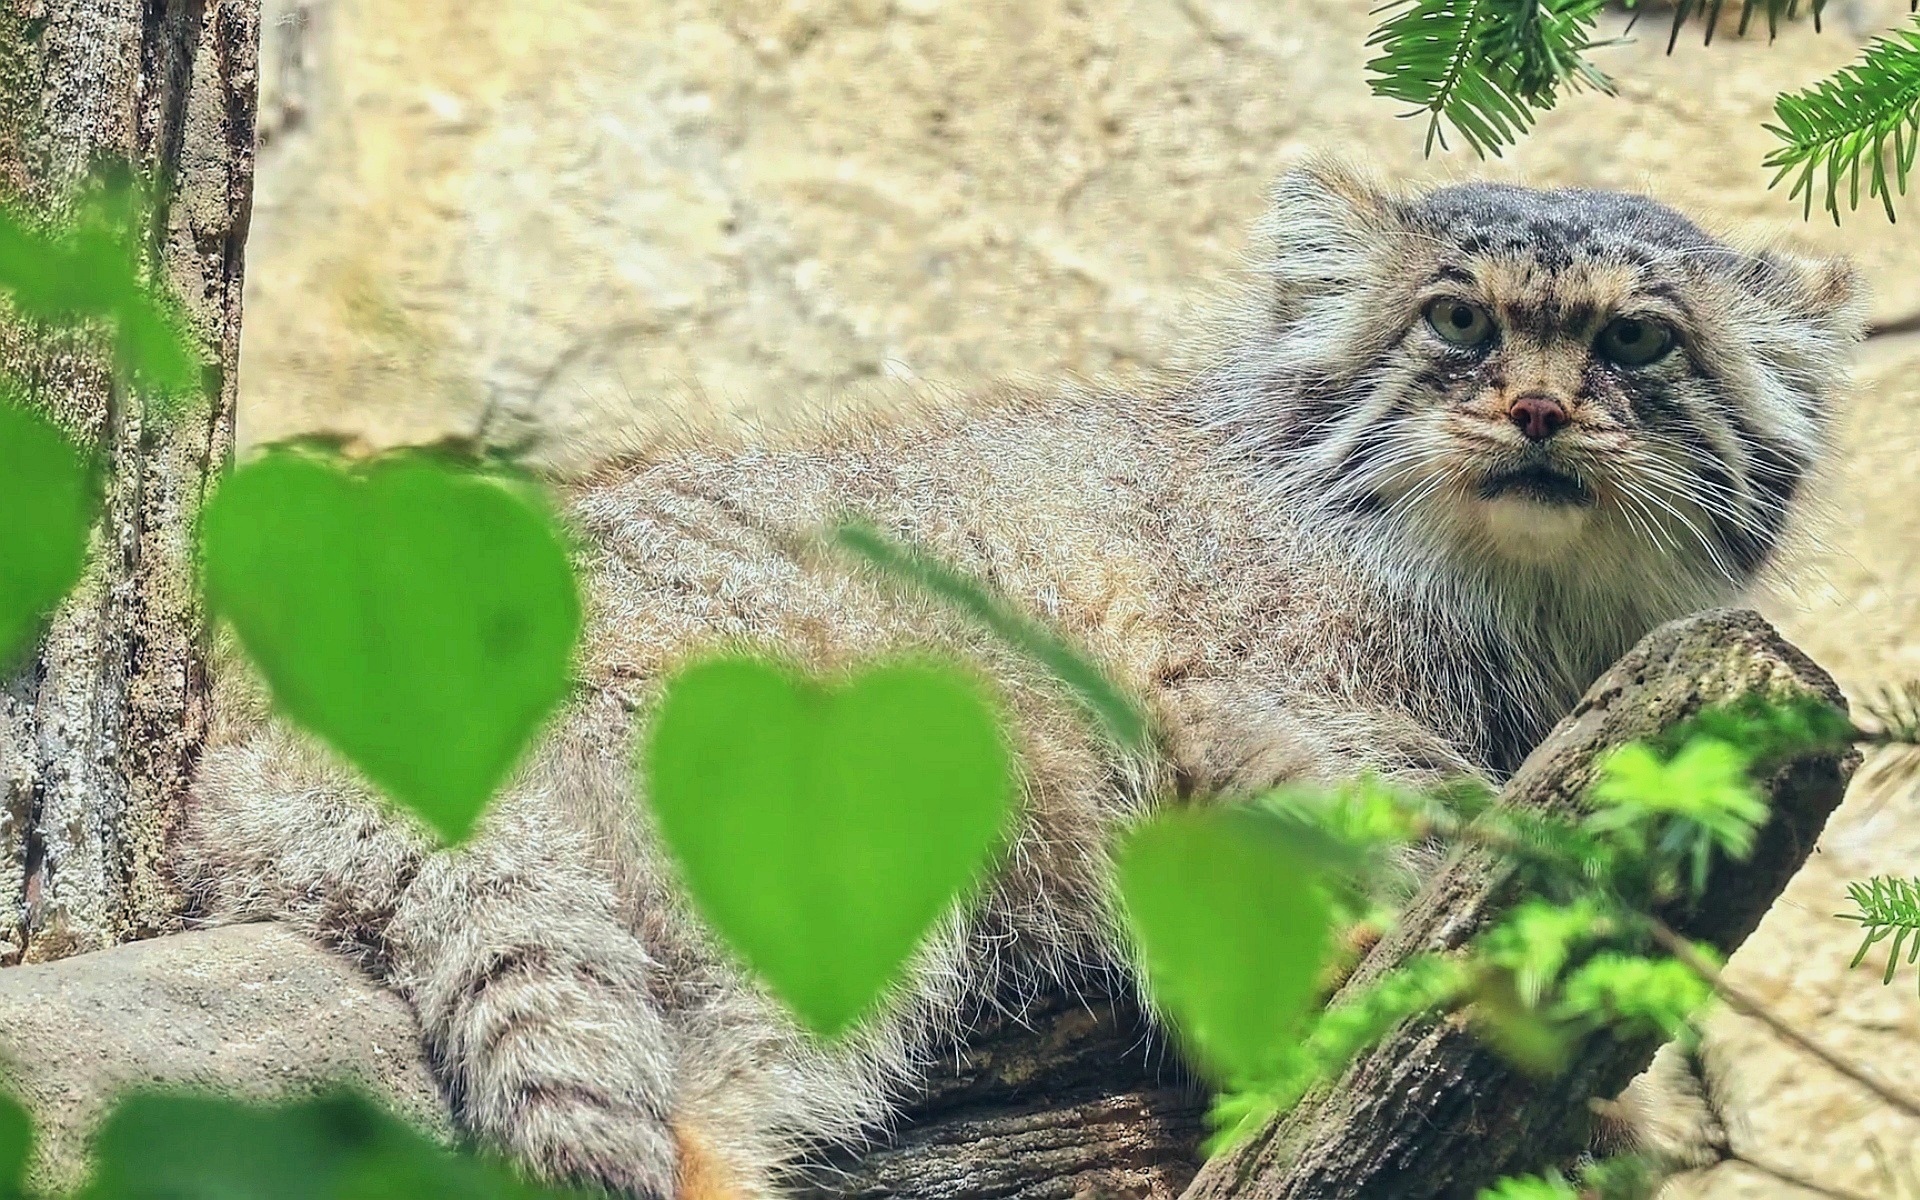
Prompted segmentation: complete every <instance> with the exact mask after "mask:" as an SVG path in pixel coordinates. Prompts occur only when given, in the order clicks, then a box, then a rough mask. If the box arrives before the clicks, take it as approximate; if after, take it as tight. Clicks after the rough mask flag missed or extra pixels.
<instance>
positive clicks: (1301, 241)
mask: <svg viewBox="0 0 1920 1200" xmlns="http://www.w3.org/2000/svg"><path fill="white" fill-rule="evenodd" d="M1404 229H1405V223H1404V220H1403V218H1402V216H1401V214H1400V206H1399V204H1398V202H1397V201H1396V200H1395V198H1394V196H1393V195H1392V193H1391V192H1389V191H1388V190H1387V189H1386V188H1385V187H1384V186H1383V185H1382V184H1380V183H1379V182H1378V181H1376V180H1375V179H1373V178H1371V177H1369V176H1368V175H1366V174H1365V173H1363V172H1362V171H1361V170H1359V169H1358V168H1356V167H1354V166H1352V165H1350V164H1348V163H1346V162H1344V161H1342V160H1340V159H1337V158H1334V157H1333V156H1331V155H1327V154H1320V155H1315V156H1314V157H1313V158H1310V159H1308V160H1307V161H1305V162H1303V163H1301V164H1300V165H1299V166H1296V167H1294V168H1293V169H1292V170H1289V171H1288V172H1287V173H1286V174H1284V175H1282V176H1281V177H1280V180H1279V182H1277V183H1276V184H1275V185H1274V187H1273V192H1272V203H1271V205H1270V206H1269V208H1268V210H1267V217H1266V220H1265V221H1264V222H1263V233H1264V234H1265V240H1266V243H1267V248H1268V255H1269V257H1268V260H1267V274H1268V276H1269V278H1270V279H1271V281H1272V287H1273V293H1272V294H1273V304H1274V311H1275V314H1276V315H1277V316H1279V317H1281V318H1282V319H1283V320H1285V319H1288V318H1290V317H1291V316H1294V315H1297V314H1298V313H1299V312H1300V311H1301V310H1302V309H1303V308H1304V307H1306V306H1307V305H1308V304H1310V303H1311V302H1312V301H1313V300H1314V299H1316V298H1317V297H1320V296H1325V295H1328V294H1330V293H1340V292H1351V291H1352V290H1354V289H1359V288H1364V287H1365V286H1366V285H1367V284H1368V283H1370V282H1371V281H1372V280H1373V279H1375V278H1376V277H1377V276H1378V274H1379V271H1378V269H1377V266H1376V265H1375V264H1377V263H1378V261H1379V258H1380V255H1381V254H1382V253H1383V251H1385V250H1386V249H1387V248H1388V246H1389V245H1390V244H1391V243H1392V242H1393V241H1394V240H1395V239H1394V238H1393V234H1394V232H1395V231H1397V230H1404Z"/></svg>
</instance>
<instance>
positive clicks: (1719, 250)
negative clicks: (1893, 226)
mask: <svg viewBox="0 0 1920 1200" xmlns="http://www.w3.org/2000/svg"><path fill="white" fill-rule="evenodd" d="M1274 201H1275V202H1274V206H1273V210H1272V215H1271V218H1270V223H1269V233H1270V237H1271V241H1272V245H1273V253H1272V257H1271V259H1270V260H1269V261H1268V263H1267V267H1266V271H1267V279H1266V281H1265V286H1266V288H1267V300H1268V303H1269V305H1270V307H1269V309H1268V312H1267V315H1266V317H1265V318H1264V319H1263V320H1262V321H1261V323H1260V328H1259V329H1258V331H1257V332H1255V333H1254V334H1253V335H1252V336H1251V337H1250V338H1249V339H1248V340H1247V341H1245V342H1243V343H1241V344H1240V346H1239V347H1238V349H1237V351H1236V354H1235V356H1234V360H1233V361H1232V362H1230V363H1229V364H1228V365H1227V366H1225V367H1223V368H1222V369H1221V371H1220V372H1218V373H1217V377H1216V380H1215V385H1214V387H1213V388H1212V389H1211V392H1212V395H1211V402H1212V403H1213V404H1214V405H1215V406H1216V410H1215V418H1216V419H1217V420H1218V421H1219V422H1221V423H1222V424H1223V425H1225V426H1226V427H1227V428H1228V429H1229V431H1230V444H1231V445H1232V446H1233V447H1234V450H1235V452H1236V453H1238V454H1240V455H1242V456H1244V457H1245V458H1246V459H1247V460H1248V461H1249V462H1250V463H1252V464H1253V465H1254V467H1255V469H1256V470H1257V471H1259V472H1260V474H1261V477H1262V478H1263V479H1265V480H1267V481H1269V482H1270V483H1271V484H1272V486H1273V487H1274V488H1275V489H1276V492H1283V493H1284V494H1285V496H1286V499H1287V502H1288V503H1290V504H1292V505H1294V506H1296V507H1300V506H1304V507H1305V509H1306V510H1307V511H1308V514H1309V516H1310V518H1312V519H1325V520H1327V521H1330V522H1333V523H1336V524H1339V525H1341V526H1342V527H1343V528H1345V529H1347V530H1349V531H1359V532H1361V533H1363V534H1365V533H1370V534H1376V535H1379V546H1380V547H1382V548H1384V549H1383V552H1384V553H1394V552H1404V553H1408V554H1411V555H1412V556H1413V557H1414V558H1416V559H1419V560H1422V561H1433V560H1434V559H1436V558H1444V559H1451V560H1454V561H1458V562H1461V563H1468V564H1477V566H1478V567H1479V569H1481V570H1483V571H1499V570H1501V569H1502V568H1503V567H1504V568H1519V569H1520V570H1521V572H1522V573H1525V574H1530V575H1533V576H1544V577H1548V578H1559V579H1564V580H1567V581H1570V582H1579V581H1581V580H1583V579H1587V578H1590V577H1597V576H1602V575H1604V574H1605V573H1608V572H1612V573H1614V575H1615V576H1616V577H1617V578H1618V579H1619V580H1620V581H1621V582H1623V583H1625V584H1628V585H1635V584H1636V583H1637V584H1639V585H1643V586H1651V587H1671V588H1672V589H1673V590H1674V593H1675V597H1676V600H1685V601H1688V602H1697V601H1701V600H1713V599H1717V598H1723V597H1725V596H1728V595H1731V594H1733V593H1734V592H1736V591H1737V590H1738V589H1739V588H1740V587H1741V586H1743V585H1744V584H1745V583H1746V582H1747V581H1748V580H1749V579H1750V578H1751V577H1752V576H1753V574H1754V573H1755V572H1756V571H1757V570H1759V568H1760V567H1761V566H1762V565H1763V564H1764V563H1765V562H1766V561H1767V560H1768V558H1769V556H1771V555H1772V554H1773V553H1774V551H1775V549H1776V547H1777V546H1778V544H1779V542H1780V539H1781V537H1782V533H1783V530H1784V529H1785V527H1786V526H1787V524H1788V521H1789V519H1790V517H1791V516H1792V514H1793V512H1794V510H1795V507H1796V504H1797V502H1798V499H1799V497H1800V496H1801V494H1802V491H1803V485H1804V484H1805V482H1806V480H1807V477H1808V475H1809V472H1810V471H1812V470H1813V469H1814V467H1815V466H1816V464H1817V463H1818V462H1819V461H1820V459H1821V457H1822V456H1823V454H1824V453H1825V449H1826V444H1827V439H1828V429H1829V427H1830V425H1831V424H1832V407H1833V405H1834V403H1835V398H1836V394H1837V393H1838V392H1839V391H1840V390H1841V389H1842V387H1843V386H1844V382H1845V377H1846V372H1847V365H1848V361H1849V358H1850V351H1851V349H1852V346H1853V344H1854V343H1855V342H1856V341H1857V340H1858V339H1859V337H1860V335H1861V330H1862V312H1861V310H1862V301H1861V298H1860V290H1861V289H1860V288H1859V286H1858V284H1857V282H1856V278H1855V275H1854V273H1853V271H1852V269H1851V268H1850V267H1849V266H1848V265H1847V264H1846V263H1845V262H1843V261H1840V260H1831V259H1806V258H1800V257H1796V256H1793V255H1789V254H1784V253H1778V252H1772V251H1762V252H1745V251H1741V250H1737V249H1735V248H1733V247H1732V246H1730V245H1728V244H1727V243H1725V242H1723V241H1721V240H1719V239H1717V238H1715V237H1713V236H1711V235H1709V234H1708V233H1706V232H1705V231H1703V230H1702V229H1700V228H1699V227H1698V226H1697V225H1695V224H1694V223H1693V222H1692V221H1690V220H1688V219H1687V218H1686V217H1684V216H1682V215H1680V214H1679V213H1677V212H1675V211H1674V210H1672V209H1670V208H1668V207H1666V206H1664V205H1662V204H1659V203H1657V202H1655V201H1653V200H1650V199H1647V198H1646V197H1643V196H1637V195H1630V194H1624V193H1614V192H1599V191H1588V190H1578V189H1553V190H1536V189H1532V188H1523V187H1513V186H1507V185H1500V184H1489V183H1468V184H1459V185H1453V186H1446V187H1440V188H1436V189H1434V190H1430V191H1427V192H1424V193H1419V194H1398V193H1395V192H1392V191H1389V190H1387V189H1384V188H1382V187H1380V186H1377V185H1376V184H1374V183H1371V182H1369V181H1367V180H1366V179H1364V178H1362V177H1361V176H1359V175H1357V174H1355V173H1353V172H1351V171H1349V170H1347V169H1345V168H1343V167H1340V166H1338V165H1335V164H1332V163H1329V162H1325V161H1321V162H1316V163H1314V164H1311V165H1309V166H1306V167H1303V168H1300V169H1297V170H1295V171H1292V172H1290V173H1289V174H1288V175H1286V176H1285V177H1284V178H1283V179H1282V180H1281V182H1280V184H1279V186H1278V188H1277V190H1276V193H1275V197H1274Z"/></svg>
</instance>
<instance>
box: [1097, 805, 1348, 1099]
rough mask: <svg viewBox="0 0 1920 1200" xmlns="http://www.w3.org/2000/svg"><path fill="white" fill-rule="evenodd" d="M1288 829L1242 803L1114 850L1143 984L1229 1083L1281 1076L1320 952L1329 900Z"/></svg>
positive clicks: (1185, 818)
mask: <svg viewBox="0 0 1920 1200" xmlns="http://www.w3.org/2000/svg"><path fill="white" fill-rule="evenodd" d="M1286 830H1287V827H1286V825H1285V824H1283V823H1282V822H1279V821H1275V820H1273V819H1272V818H1270V817H1267V816H1264V815H1263V814H1260V813H1258V812H1254V811H1251V810H1248V809H1243V808H1225V807H1222V808H1190V809H1176V810H1170V811H1168V812H1164V813H1162V814H1160V815H1159V816H1156V817H1154V818H1153V819H1152V820H1150V821H1147V822H1145V823H1143V824H1141V825H1140V826H1138V827H1136V828H1135V829H1134V830H1133V831H1132V832H1130V833H1129V834H1128V835H1127V837H1126V839H1125V841H1124V842H1123V843H1122V845H1121V847H1120V854H1119V863H1118V877H1119V884H1120V893H1121V897H1122V899H1123V901H1124V903H1125V906H1126V913H1127V918H1128V921H1129V923H1130V924H1131V925H1132V927H1133V932H1134V937H1135V939H1136V941H1137V942H1138V944H1139V947H1140V950H1141V954H1142V957H1143V959H1144V965H1145V969H1146V978H1147V984H1148V987H1149V988H1150V989H1151V991H1152V993H1153V996H1154V999H1155V1000H1156V1001H1157V1002H1158V1004H1159V1005H1160V1006H1161V1007H1163V1008H1164V1009H1165V1010H1166V1011H1167V1013H1168V1014H1169V1015H1170V1016H1171V1017H1172V1018H1173V1023H1174V1026H1175V1028H1177V1029H1178V1030H1179V1032H1180V1033H1181V1035H1182V1036H1183V1037H1184V1038H1185V1039H1186V1040H1187V1041H1188V1042H1189V1044H1190V1045H1191V1047H1192V1049H1193V1050H1194V1052H1195V1053H1196V1054H1197V1056H1198V1057H1199V1059H1200V1062H1201V1063H1202V1064H1203V1065H1204V1066H1205V1067H1206V1068H1207V1069H1208V1070H1209V1071H1210V1072H1212V1073H1213V1074H1214V1075H1215V1077H1216V1078H1219V1079H1222V1080H1225V1081H1227V1082H1229V1083H1232V1084H1234V1085H1236V1086H1248V1085H1255V1084H1257V1083H1258V1082H1260V1081H1262V1080H1267V1079H1271V1078H1274V1077H1275V1076H1276V1074H1277V1073H1278V1071H1279V1070H1280V1068H1281V1065H1282V1062H1283V1060H1284V1058H1285V1055H1286V1052H1287V1050H1288V1048H1289V1047H1290V1046H1291V1045H1292V1043H1293V1042H1294V1041H1295V1040H1296V1039H1297V1037H1298V1036H1299V1032H1300V1025H1301V1018H1302V1016H1303V1015H1304V1014H1305V1012H1306V1008H1307V1004H1308V1002H1309V1000H1310V999H1311V997H1312V995H1313V990H1314V981H1315V978H1316V976H1317V975H1318V974H1319V971H1320V965H1321V963H1322V961H1323V960H1324V959H1325V957H1326V951H1327V930H1328V923H1329V914H1328V908H1327V900H1326V897H1325V896H1324V894H1323V893H1322V892H1321V890H1320V887H1319V885H1318V884H1317V883H1316V882H1315V879H1314V871H1313V869H1312V867H1311V866H1310V864H1309V862H1308V860H1307V859H1306V858H1304V857H1303V856H1302V855H1301V854H1299V853H1298V852H1297V851H1295V850H1294V849H1293V847H1292V845H1291V843H1290V842H1289V840H1288V838H1287V833H1286Z"/></svg>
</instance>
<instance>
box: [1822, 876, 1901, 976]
mask: <svg viewBox="0 0 1920 1200" xmlns="http://www.w3.org/2000/svg"><path fill="white" fill-rule="evenodd" d="M1847 899H1849V900H1851V901H1853V905H1854V907H1855V908H1856V909H1858V910H1859V911H1858V912H1850V913H1835V914H1834V915H1835V916H1837V917H1839V918H1840V919H1841V920H1843V921H1853V922H1856V923H1858V924H1859V925H1860V927H1861V929H1862V930H1863V931H1864V933H1865V936H1864V937H1863V938H1862V939H1861V941H1860V949H1859V950H1858V951H1856V952H1855V953H1854V956H1853V961H1852V962H1850V963H1848V964H1847V966H1848V967H1849V968H1851V967H1857V966H1859V965H1860V964H1861V963H1862V962H1863V961H1865V959H1866V957H1867V951H1869V950H1871V949H1873V947H1874V946H1875V945H1877V944H1878V943H1880V942H1883V941H1885V940H1887V938H1889V937H1891V938H1892V939H1893V945H1892V946H1890V947H1888V949H1887V969H1886V972H1885V974H1884V975H1883V976H1882V977H1881V980H1880V982H1882V983H1892V982H1893V976H1894V972H1895V971H1897V970H1898V969H1899V966H1900V950H1901V947H1902V946H1903V945H1906V944H1907V939H1908V938H1909V937H1912V938H1913V942H1912V944H1911V945H1910V946H1908V948H1907V962H1908V964H1912V963H1913V962H1915V961H1917V960H1920V880H1917V879H1896V878H1893V877H1891V876H1884V875H1876V876H1874V877H1873V878H1871V879H1869V880H1867V881H1866V882H1865V883H1850V884H1848V885H1847Z"/></svg>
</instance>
